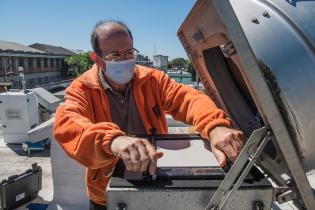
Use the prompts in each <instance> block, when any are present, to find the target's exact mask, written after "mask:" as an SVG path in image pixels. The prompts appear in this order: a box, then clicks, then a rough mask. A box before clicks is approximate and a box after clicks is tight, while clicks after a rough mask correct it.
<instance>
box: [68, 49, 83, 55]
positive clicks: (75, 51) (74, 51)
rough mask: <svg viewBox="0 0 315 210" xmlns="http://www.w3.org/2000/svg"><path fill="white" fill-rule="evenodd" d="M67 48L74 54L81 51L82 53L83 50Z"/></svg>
mask: <svg viewBox="0 0 315 210" xmlns="http://www.w3.org/2000/svg"><path fill="white" fill-rule="evenodd" d="M67 50H69V51H71V52H73V53H75V54H81V53H84V51H83V50H73V49H67Z"/></svg>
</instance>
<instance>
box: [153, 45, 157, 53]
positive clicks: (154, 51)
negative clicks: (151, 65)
mask: <svg viewBox="0 0 315 210" xmlns="http://www.w3.org/2000/svg"><path fill="white" fill-rule="evenodd" d="M153 48H154V50H153V53H154V54H153V55H156V44H154V47H153Z"/></svg>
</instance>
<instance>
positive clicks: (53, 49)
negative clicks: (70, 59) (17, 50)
mask: <svg viewBox="0 0 315 210" xmlns="http://www.w3.org/2000/svg"><path fill="white" fill-rule="evenodd" d="M29 47H32V48H35V49H38V50H41V51H44V52H46V53H49V54H55V55H69V56H70V55H74V54H76V53H74V52H72V51H70V50H67V49H66V48H63V47H58V46H53V45H48V44H41V43H34V44H31V45H29Z"/></svg>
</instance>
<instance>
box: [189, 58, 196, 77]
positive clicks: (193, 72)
mask: <svg viewBox="0 0 315 210" xmlns="http://www.w3.org/2000/svg"><path fill="white" fill-rule="evenodd" d="M187 63H188V64H187V71H188V72H189V73H190V74H191V80H192V81H196V71H195V68H194V65H193V64H192V62H191V61H190V60H187Z"/></svg>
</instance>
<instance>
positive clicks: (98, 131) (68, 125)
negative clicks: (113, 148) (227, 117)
mask: <svg viewBox="0 0 315 210" xmlns="http://www.w3.org/2000/svg"><path fill="white" fill-rule="evenodd" d="M87 99H88V98H87V88H86V87H85V86H84V85H82V84H81V83H79V82H77V81H74V82H72V84H71V85H70V86H69V87H68V88H67V89H66V96H65V103H64V104H62V105H60V106H59V107H58V109H57V112H56V116H55V122H54V137H55V139H56V140H57V141H58V142H59V144H60V145H61V146H62V147H63V149H64V150H65V151H66V153H67V154H68V155H69V156H70V157H72V158H73V159H75V160H77V161H78V162H80V163H81V164H83V165H84V166H86V167H88V168H91V169H97V168H101V167H104V166H106V165H108V164H110V163H112V162H113V161H114V160H115V159H116V157H114V156H113V155H112V154H111V152H110V149H109V144H110V141H111V140H112V139H113V138H114V137H116V136H119V135H125V134H124V133H123V132H122V131H121V130H120V129H119V127H118V126H117V125H116V124H114V123H111V122H101V123H93V122H92V117H91V113H92V112H91V110H90V108H89V104H88V100H87Z"/></svg>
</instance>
